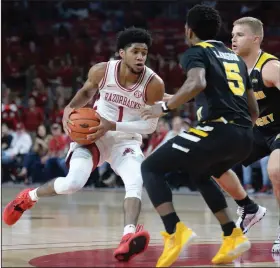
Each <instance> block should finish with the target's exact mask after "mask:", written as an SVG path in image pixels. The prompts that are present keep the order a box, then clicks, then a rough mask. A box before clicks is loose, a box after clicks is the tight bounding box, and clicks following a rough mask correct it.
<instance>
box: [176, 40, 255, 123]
mask: <svg viewBox="0 0 280 268" xmlns="http://www.w3.org/2000/svg"><path fill="white" fill-rule="evenodd" d="M181 65H182V67H183V69H184V70H185V71H186V72H188V71H189V70H190V69H192V68H195V67H198V68H199V67H200V68H204V69H205V70H206V82H207V86H206V88H205V89H204V90H203V91H202V92H201V93H200V94H198V95H197V96H196V98H195V102H196V105H197V107H198V110H197V116H198V120H199V121H208V120H216V119H218V118H221V117H223V118H224V119H226V120H227V121H233V123H236V124H238V125H242V126H245V127H251V126H252V121H251V117H250V114H249V110H248V103H247V94H246V90H248V89H251V83H250V80H249V76H248V73H247V67H246V64H245V62H244V61H243V60H242V59H241V58H240V57H239V56H237V55H236V54H235V53H234V52H233V51H231V50H230V49H229V48H227V47H226V46H225V45H224V44H223V42H219V41H216V40H209V41H203V42H200V43H198V44H196V45H195V46H193V47H191V48H189V49H188V50H187V51H186V52H185V54H184V55H183V57H182V62H181Z"/></svg>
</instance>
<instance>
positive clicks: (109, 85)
mask: <svg viewBox="0 0 280 268" xmlns="http://www.w3.org/2000/svg"><path fill="white" fill-rule="evenodd" d="M120 63H121V61H120V60H111V61H108V63H107V67H106V71H105V74H104V78H103V79H102V80H101V82H100V83H99V96H98V98H97V100H96V101H95V103H94V109H96V110H97V112H98V113H99V114H100V115H101V116H102V117H104V118H105V119H107V120H110V121H114V122H131V121H138V120H141V114H140V109H141V108H143V107H144V106H145V105H146V89H147V86H148V84H149V82H150V81H151V79H152V78H153V77H154V75H155V72H154V71H152V70H151V69H150V68H148V67H147V66H145V67H144V70H143V72H142V74H141V75H140V77H139V79H138V81H137V83H136V84H135V85H134V86H132V87H131V88H124V87H123V86H121V84H120V83H119V81H118V71H119V67H120ZM118 134H120V133H119V132H118V131H114V135H118ZM135 135H136V136H139V139H140V136H141V135H140V134H137V133H135Z"/></svg>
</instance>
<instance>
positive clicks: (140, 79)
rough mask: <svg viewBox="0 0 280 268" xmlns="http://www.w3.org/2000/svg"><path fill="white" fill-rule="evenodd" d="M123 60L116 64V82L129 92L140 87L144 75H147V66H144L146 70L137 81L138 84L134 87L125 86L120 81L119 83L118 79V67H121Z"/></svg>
mask: <svg viewBox="0 0 280 268" xmlns="http://www.w3.org/2000/svg"><path fill="white" fill-rule="evenodd" d="M120 63H121V61H120V60H119V61H118V62H117V63H116V65H115V81H116V84H117V85H118V87H119V88H120V89H122V90H124V91H127V92H132V91H134V90H135V89H136V88H138V87H139V85H140V84H141V83H142V81H143V79H144V77H145V73H146V69H147V68H146V66H144V70H143V72H142V74H141V76H140V77H139V79H138V81H137V82H136V84H135V85H134V86H133V87H132V88H125V87H123V86H122V85H121V84H120V83H119V80H118V69H119V65H120Z"/></svg>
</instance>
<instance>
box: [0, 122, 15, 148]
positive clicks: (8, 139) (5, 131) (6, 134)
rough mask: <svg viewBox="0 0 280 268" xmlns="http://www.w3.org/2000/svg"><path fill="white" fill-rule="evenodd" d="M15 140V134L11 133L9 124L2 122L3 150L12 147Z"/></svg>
mask: <svg viewBox="0 0 280 268" xmlns="http://www.w3.org/2000/svg"><path fill="white" fill-rule="evenodd" d="M12 140H13V136H12V135H11V133H10V129H9V128H8V126H7V124H5V123H4V124H2V133H1V145H2V150H7V149H9V148H10V146H11V143H12Z"/></svg>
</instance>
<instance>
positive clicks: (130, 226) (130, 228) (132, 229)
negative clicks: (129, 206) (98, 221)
mask: <svg viewBox="0 0 280 268" xmlns="http://www.w3.org/2000/svg"><path fill="white" fill-rule="evenodd" d="M135 231H136V227H135V225H133V224H128V225H126V226H125V227H124V230H123V235H126V234H130V233H132V234H134V233H135Z"/></svg>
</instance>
